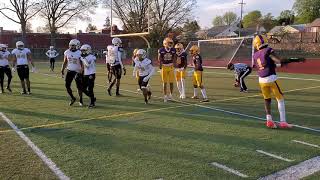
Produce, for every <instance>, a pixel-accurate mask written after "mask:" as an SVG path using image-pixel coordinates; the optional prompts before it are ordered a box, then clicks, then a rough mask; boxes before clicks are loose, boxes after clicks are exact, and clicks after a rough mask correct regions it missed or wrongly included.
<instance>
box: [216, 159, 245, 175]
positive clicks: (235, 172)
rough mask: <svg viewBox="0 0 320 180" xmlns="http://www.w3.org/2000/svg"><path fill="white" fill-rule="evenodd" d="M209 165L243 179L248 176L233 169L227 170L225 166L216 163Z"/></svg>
mask: <svg viewBox="0 0 320 180" xmlns="http://www.w3.org/2000/svg"><path fill="white" fill-rule="evenodd" d="M210 165H212V166H215V167H217V168H220V169H222V170H224V171H227V172H229V173H232V174H235V175H237V176H240V177H243V178H248V177H249V176H248V175H245V174H242V173H241V172H239V171H237V170H235V169H232V168H229V167H227V166H225V165H223V164H219V163H217V162H212V163H210Z"/></svg>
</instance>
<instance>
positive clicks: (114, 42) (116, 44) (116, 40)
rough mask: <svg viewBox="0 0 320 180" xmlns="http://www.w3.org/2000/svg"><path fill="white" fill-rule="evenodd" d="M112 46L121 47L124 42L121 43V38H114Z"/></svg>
mask: <svg viewBox="0 0 320 180" xmlns="http://www.w3.org/2000/svg"><path fill="white" fill-rule="evenodd" d="M112 44H113V45H114V46H120V45H121V44H122V41H121V39H120V38H117V37H116V38H113V39H112Z"/></svg>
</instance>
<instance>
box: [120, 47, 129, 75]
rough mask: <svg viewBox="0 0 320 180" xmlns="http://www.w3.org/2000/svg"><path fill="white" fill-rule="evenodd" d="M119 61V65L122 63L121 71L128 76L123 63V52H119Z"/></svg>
mask: <svg viewBox="0 0 320 180" xmlns="http://www.w3.org/2000/svg"><path fill="white" fill-rule="evenodd" d="M118 59H119V63H120V66H121V69H123V75H126V74H127V70H126V68H125V67H124V65H123V63H122V56H121V52H120V51H118Z"/></svg>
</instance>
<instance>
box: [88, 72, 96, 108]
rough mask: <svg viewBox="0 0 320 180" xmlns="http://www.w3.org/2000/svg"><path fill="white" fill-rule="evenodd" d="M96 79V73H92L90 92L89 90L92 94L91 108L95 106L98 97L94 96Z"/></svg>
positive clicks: (89, 81)
mask: <svg viewBox="0 0 320 180" xmlns="http://www.w3.org/2000/svg"><path fill="white" fill-rule="evenodd" d="M95 79H96V75H95V74H91V75H90V76H89V79H88V92H89V95H90V105H89V108H93V107H94V106H95V102H96V98H95V97H94V92H93V88H94V82H95Z"/></svg>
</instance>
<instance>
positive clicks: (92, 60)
mask: <svg viewBox="0 0 320 180" xmlns="http://www.w3.org/2000/svg"><path fill="white" fill-rule="evenodd" d="M96 59H97V58H96V57H95V56H94V55H92V54H89V55H88V56H87V57H81V61H82V62H84V61H86V62H87V63H88V65H89V66H88V67H86V66H84V75H91V74H95V73H96ZM83 64H85V63H83Z"/></svg>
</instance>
